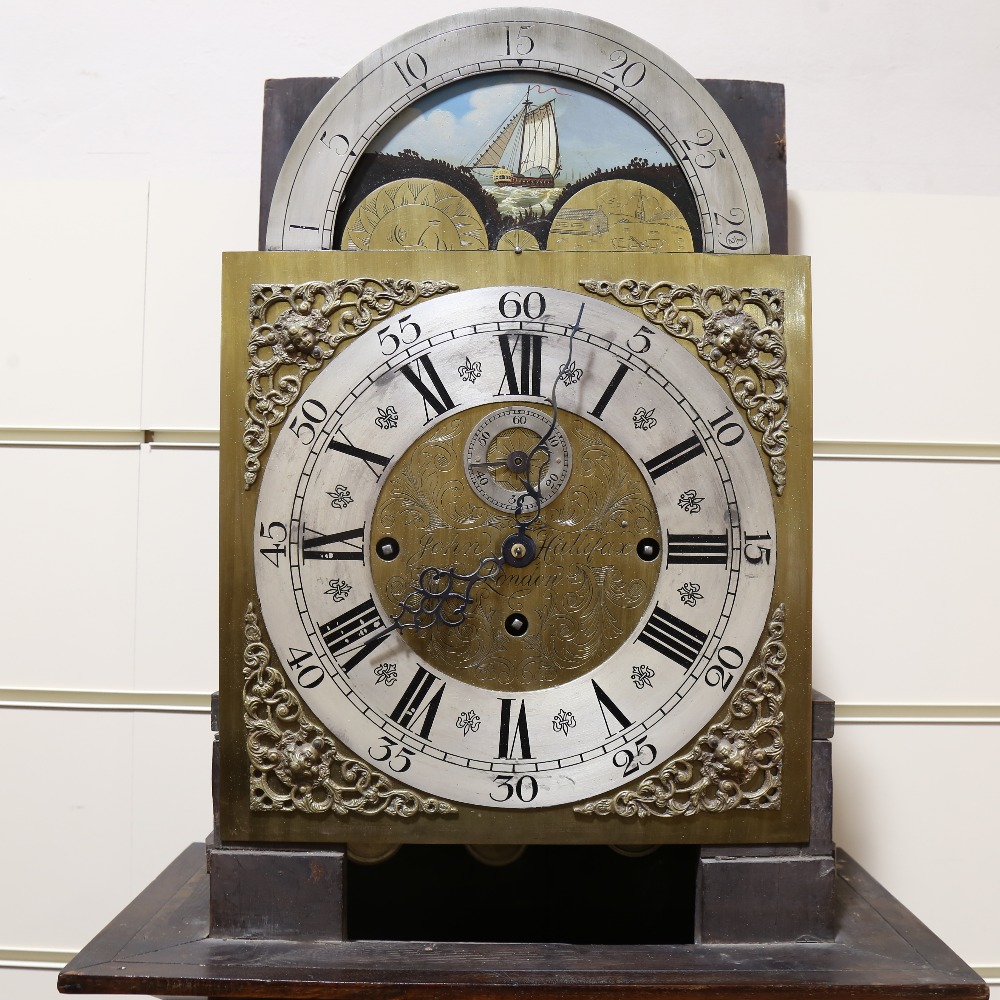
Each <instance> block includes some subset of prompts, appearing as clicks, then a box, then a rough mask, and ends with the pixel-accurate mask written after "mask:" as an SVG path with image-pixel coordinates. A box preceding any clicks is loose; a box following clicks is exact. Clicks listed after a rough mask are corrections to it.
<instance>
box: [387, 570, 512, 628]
mask: <svg viewBox="0 0 1000 1000" xmlns="http://www.w3.org/2000/svg"><path fill="white" fill-rule="evenodd" d="M502 570H503V560H502V559H501V558H500V557H498V556H486V557H485V558H483V559H480V561H479V566H477V567H476V569H474V570H473V571H472V572H471V573H459V572H458V571H457V570H456V569H455V567H454V566H452V567H450V568H449V569H439V568H438V567H437V566H428V567H426V568H425V569H423V570H421V571H420V576H419V578H418V579H417V582H416V584H414V586H413V588H412V589H411V590H410V592H409V593H408V594H407V595H406V597H404V598H403V599H402V600H401V601H400V602H399V611H397V612H396V613H395V614H394V615H393V616H392V624H391V625H390V626H389V627H390V628H398V629H404V628H414V629H420V630H424V629H428V628H431V627H432V626H434V625H449V626H455V625H461V624H462V622H464V621H465V618H466V612H467V610H468V607H469V605H470V604H472V589H473V587H475V585H476V584H477V583H480V582H481V581H483V580H495V579H496V578H497V577H498V576H499V575H500V573H501V572H502Z"/></svg>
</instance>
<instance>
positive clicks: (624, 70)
mask: <svg viewBox="0 0 1000 1000" xmlns="http://www.w3.org/2000/svg"><path fill="white" fill-rule="evenodd" d="M610 58H611V59H613V60H617V62H615V64H614V65H613V66H612V67H611V68H610V69H606V70H605V71H604V72H603V73H602V74H601V76H606V77H608V78H609V79H611V80H616V81H617V82H618V83H620V84H621V85H622V86H623V87H635V86H636V85H637V84H640V83H642V81H643V79H644V78H645V76H646V64H645V63H642V62H639V61H638V60H637V59H636V60H634V61H631V62H630V61H629V59H630V57H629V54H628V53H627V52H626V51H625V50H624V49H615V51H614V52H612V53H611V56H610Z"/></svg>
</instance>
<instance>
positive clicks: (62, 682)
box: [0, 447, 139, 947]
mask: <svg viewBox="0 0 1000 1000" xmlns="http://www.w3.org/2000/svg"><path fill="white" fill-rule="evenodd" d="M0 461H2V463H3V465H2V470H3V472H2V475H3V481H4V483H5V488H4V489H2V490H0V523H2V524H3V525H5V526H6V530H5V540H4V549H5V553H4V560H3V621H4V627H3V631H4V655H3V656H2V657H0V687H12V688H68V689H70V690H82V689H97V690H102V689H121V688H130V687H131V686H132V683H133V677H134V653H135V581H136V528H137V521H136V511H137V503H136V501H137V496H138V488H139V482H138V476H139V451H138V449H111V448H30V447H18V448H5V449H3V451H2V452H0ZM40 725H41V723H40ZM57 742H58V741H56V740H53V744H55V743H57ZM13 745H14V746H17V745H18V744H16V743H14V744H13ZM2 941H3V938H2V937H0V947H2Z"/></svg>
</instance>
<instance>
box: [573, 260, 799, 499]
mask: <svg viewBox="0 0 1000 1000" xmlns="http://www.w3.org/2000/svg"><path fill="white" fill-rule="evenodd" d="M580 284H581V285H582V286H583V287H584V288H586V289H587V291H588V292H591V293H592V294H594V295H602V296H611V297H612V298H614V299H616V300H617V301H618V302H620V303H621V304H622V305H626V306H634V307H638V308H641V309H642V312H643V315H644V316H645V317H646V318H647V319H648V320H650V321H651V322H653V323H655V324H656V325H657V326H659V327H661V328H662V329H663V330H665V331H666V332H667V333H669V334H670V335H671V336H672V337H677V338H678V339H679V340H689V341H691V343H692V344H694V345H695V348H696V349H697V351H698V355H699V357H701V359H702V360H703V361H705V362H706V363H707V364H708V366H709V368H711V369H712V371H715V372H718V373H719V374H720V375H722V376H723V377H724V378H725V379H726V381H727V382H728V383H729V389H730V392H731V393H732V396H733V399H734V400H735V401H736V402H737V403H738V404H739V405H740V406H742V407H743V409H744V410H745V411H746V414H747V419H748V420H749V422H750V426H751V427H753V428H755V429H756V430H757V431H759V432H760V435H761V446H762V448H763V450H764V452H765V453H766V454H767V456H768V461H769V464H770V467H771V478H772V479H773V481H774V487H775V490H776V492H777V494H778V496H781V494H782V493H783V491H784V488H785V482H786V470H785V457H784V456H785V450H786V448H787V445H788V427H789V424H788V407H789V399H788V372H787V369H786V364H785V354H786V352H785V335H784V326H783V324H784V293H783V292H782V290H781V289H778V288H732V287H730V286H728V285H712V286H709V287H707V288H700V287H698V286H697V285H675V284H673V283H672V282H670V281H658V282H656V283H655V284H650V283H649V282H647V281H638V280H636V279H634V278H626V279H624V280H622V281H618V282H610V281H599V280H595V279H591V278H588V279H585V280H583V281H581V282H580Z"/></svg>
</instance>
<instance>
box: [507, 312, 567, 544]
mask: <svg viewBox="0 0 1000 1000" xmlns="http://www.w3.org/2000/svg"><path fill="white" fill-rule="evenodd" d="M585 305H586V303H585V302H581V303H580V311H579V312H578V313H577V315H576V322H575V323H574V324H573V325H572V326H571V327H570V331H569V351H568V352H567V354H566V360H565V361H564V362H563V363H562V364H561V365H560V366H559V371H557V372H556V377H555V378H554V379H553V380H552V397H551V398H552V423H550V424H549V427H548V430H547V431H546V432H545V433H544V434H543V435H542V436H541V437H540V438H539V439H538V441H537V442H536V443H535V446H534V447H533V448H532V449H531V451H529V452H528V455H527V461H526V462H525V474H524V477H523V478H522V480H521V483H522V485H523V486H524V493H522V494H521V496H519V497H518V498H517V503H516V505H515V507H514V521H515V523H516V524H517V532H518V535H523V534H524V532H526V531H527V530H528V529H529V528H530V527H531V526H532V525H533V524H534V523H535V521H537V520H538V516H539V514H541V511H542V494H541V485H542V467H543V466H544V465H545V462H541V463H539V468H538V482H537V483H535V485H534V486H532V484H531V461H532V459H533V458H534V457H535V455H537V454H538V453H539V452H544V454H545V458H546V459H548V458H549V457H550V452H549V448H548V441H549V438H550V437H552V435H553V434H554V433H555V429H556V427H558V426H559V403H558V401H557V399H556V393H557V390H558V388H559V383H560V382H561V381H562V380H563V379H566V380H567V381H568V379H569V377H570V374H571V373H572V371H573V343H574V341H575V340H576V335H577V334H578V333H579V332H580V330H581V329H582V327H581V325H580V323H581V320H582V319H583V309H584V306H585ZM528 500H534V501H535V507H534V510H533V511H532V512H531V516H530V517H526V516H525V511H524V506H525V504H526V503H527V502H528ZM514 537H515V536H513V535H512V536H511V538H508V539H507V542H505V543H504V550H505V553H506V549H507V543H508V542H511V540H512V539H513V538H514ZM531 547H532V548H534V546H531Z"/></svg>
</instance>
